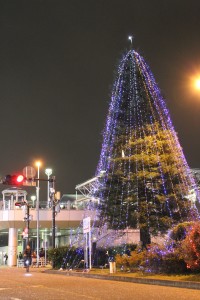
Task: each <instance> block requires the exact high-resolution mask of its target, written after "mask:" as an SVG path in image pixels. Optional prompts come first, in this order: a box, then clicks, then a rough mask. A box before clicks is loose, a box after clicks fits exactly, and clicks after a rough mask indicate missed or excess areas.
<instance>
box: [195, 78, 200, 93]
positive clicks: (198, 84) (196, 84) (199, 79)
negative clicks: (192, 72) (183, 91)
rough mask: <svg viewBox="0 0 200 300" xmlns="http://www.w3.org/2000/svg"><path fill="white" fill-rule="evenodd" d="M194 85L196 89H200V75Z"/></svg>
mask: <svg viewBox="0 0 200 300" xmlns="http://www.w3.org/2000/svg"><path fill="white" fill-rule="evenodd" d="M194 87H195V89H196V90H200V77H198V78H196V79H195V81H194Z"/></svg>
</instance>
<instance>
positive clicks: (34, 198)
mask: <svg viewBox="0 0 200 300" xmlns="http://www.w3.org/2000/svg"><path fill="white" fill-rule="evenodd" d="M31 200H32V202H33V207H35V200H36V196H35V195H32V196H31Z"/></svg>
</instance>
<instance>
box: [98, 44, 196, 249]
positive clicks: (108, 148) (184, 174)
mask: <svg viewBox="0 0 200 300" xmlns="http://www.w3.org/2000/svg"><path fill="white" fill-rule="evenodd" d="M101 171H104V177H101V178H100V181H99V183H100V185H99V189H98V191H97V192H96V196H98V197H99V198H100V210H99V217H100V220H102V222H107V223H108V225H109V227H110V228H113V229H117V230H118V229H125V228H127V227H131V228H136V227H137V228H140V238H141V242H142V243H143V245H144V246H145V245H146V244H148V243H150V235H151V234H155V235H156V234H158V233H159V232H161V233H164V232H166V231H167V230H168V229H169V228H170V227H171V226H172V225H173V224H176V223H178V222H180V221H181V222H182V221H184V220H190V219H192V218H195V217H197V211H196V208H195V206H194V204H193V203H191V202H190V201H189V200H188V194H189V192H190V190H191V189H192V188H194V180H193V178H192V177H191V175H190V171H189V168H188V165H187V163H186V160H185V157H184V155H183V152H182V149H181V147H180V144H179V141H178V138H177V135H176V133H175V131H174V128H173V126H172V123H171V120H170V116H169V112H168V110H167V108H166V105H165V102H164V100H163V98H162V96H161V94H160V91H159V89H158V87H157V85H156V83H155V80H154V78H153V75H152V73H151V72H150V70H149V68H148V66H147V64H146V63H145V61H144V59H143V58H142V57H141V56H140V55H139V54H138V53H137V52H135V51H134V50H130V51H128V52H127V53H126V54H125V55H124V56H123V58H122V60H121V62H120V64H119V67H118V74H117V77H116V80H115V83H114V86H113V90H112V99H111V104H110V108H109V113H108V117H107V123H106V126H105V130H104V134H103V145H102V151H101V156H100V161H99V164H98V169H97V174H100V173H101Z"/></svg>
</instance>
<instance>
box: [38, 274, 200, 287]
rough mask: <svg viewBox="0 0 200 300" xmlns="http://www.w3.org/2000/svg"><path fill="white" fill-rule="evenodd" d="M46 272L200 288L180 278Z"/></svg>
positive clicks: (199, 284)
mask: <svg viewBox="0 0 200 300" xmlns="http://www.w3.org/2000/svg"><path fill="white" fill-rule="evenodd" d="M43 272H44V273H50V274H59V275H64V276H77V277H86V278H95V279H103V280H115V281H123V282H132V283H141V284H152V285H161V286H171V287H179V288H187V289H196V290H200V282H194V281H178V280H166V279H156V278H147V277H145V278H142V277H131V276H130V273H129V275H128V274H127V275H125V274H123V275H118V274H117V273H115V274H103V273H102V274H101V273H100V272H99V273H98V274H93V273H92V272H83V271H82V272H75V271H66V270H52V269H48V270H44V271H43Z"/></svg>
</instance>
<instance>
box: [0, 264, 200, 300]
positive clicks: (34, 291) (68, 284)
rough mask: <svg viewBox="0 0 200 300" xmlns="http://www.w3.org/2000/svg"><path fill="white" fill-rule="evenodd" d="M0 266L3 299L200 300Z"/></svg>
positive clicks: (196, 294) (198, 294) (197, 294)
mask: <svg viewBox="0 0 200 300" xmlns="http://www.w3.org/2000/svg"><path fill="white" fill-rule="evenodd" d="M41 271H42V269H40V268H39V269H37V268H35V269H34V268H31V270H30V274H28V276H27V273H26V272H25V269H24V268H16V267H15V268H8V267H7V268H6V267H0V279H1V280H0V300H32V299H37V300H40V299H42V300H65V299H67V300H75V299H76V300H77V299H83V300H87V299H88V300H94V299H97V300H98V299H103V300H107V299H109V300H115V299H123V300H126V299H127V300H129V299H131V300H188V299H189V300H200V291H199V290H191V289H182V288H174V287H163V286H156V285H147V284H136V283H128V282H119V281H109V280H99V279H91V278H80V277H74V276H64V275H57V274H48V273H43V272H41Z"/></svg>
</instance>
